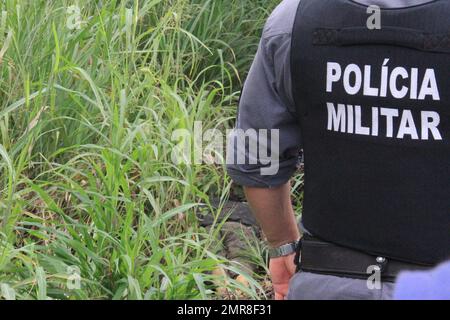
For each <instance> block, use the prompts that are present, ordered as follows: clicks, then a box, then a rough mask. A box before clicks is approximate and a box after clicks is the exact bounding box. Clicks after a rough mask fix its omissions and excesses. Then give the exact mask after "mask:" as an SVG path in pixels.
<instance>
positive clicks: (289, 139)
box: [227, 2, 301, 188]
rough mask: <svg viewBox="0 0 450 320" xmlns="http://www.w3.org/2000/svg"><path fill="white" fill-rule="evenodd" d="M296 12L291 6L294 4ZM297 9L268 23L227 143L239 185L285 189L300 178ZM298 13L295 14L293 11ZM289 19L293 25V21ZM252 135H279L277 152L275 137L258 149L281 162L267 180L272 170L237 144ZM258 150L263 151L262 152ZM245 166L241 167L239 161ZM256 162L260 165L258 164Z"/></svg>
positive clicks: (284, 9)
mask: <svg viewBox="0 0 450 320" xmlns="http://www.w3.org/2000/svg"><path fill="white" fill-rule="evenodd" d="M289 5H290V6H292V2H289ZM291 10H292V8H291V9H289V7H288V6H286V4H282V5H280V6H279V8H277V9H276V10H275V12H274V13H273V14H272V16H271V17H270V18H269V20H268V22H267V24H266V27H265V29H264V32H263V37H262V40H261V42H260V45H259V48H258V52H257V54H256V57H255V59H254V61H253V64H252V66H251V69H250V72H249V74H248V77H247V80H246V82H245V85H244V88H243V91H242V95H241V100H240V104H239V112H238V119H237V124H236V128H235V130H234V131H233V133H232V134H231V135H230V136H229V139H228V147H227V149H228V151H227V153H228V155H230V154H232V155H233V156H232V157H230V156H228V158H227V168H228V173H229V175H230V176H231V178H232V179H233V181H234V182H236V183H237V184H240V185H243V186H248V187H260V188H273V187H276V186H279V185H282V184H284V183H286V182H287V181H288V180H289V179H290V178H291V177H292V175H293V174H294V173H295V171H296V170H297V167H298V163H299V154H300V151H301V136H300V128H299V124H298V120H297V119H298V118H297V117H296V115H295V107H294V103H293V98H292V83H291V74H290V46H291V31H292V26H293V21H294V19H295V17H294V16H292V12H291ZM294 11H295V10H294ZM289 19H290V20H291V21H289ZM247 130H255V131H256V132H260V130H267V131H268V132H273V130H277V132H278V137H277V138H278V139H277V140H278V141H277V144H276V146H277V150H273V148H272V147H273V141H272V140H270V139H273V138H274V136H273V135H271V134H269V137H270V139H269V142H267V143H265V144H264V145H261V141H260V140H258V142H257V143H258V148H266V149H268V150H267V151H266V152H268V154H272V155H275V156H276V157H277V166H278V169H277V170H276V171H274V172H273V173H272V174H264V173H263V171H264V170H263V169H267V167H268V166H270V165H273V164H267V163H266V162H264V161H263V160H262V159H261V158H259V157H258V156H259V153H257V154H256V156H255V155H254V154H252V153H251V152H249V150H248V148H249V145H248V143H247V144H242V143H241V144H240V143H238V140H239V139H238V135H239V134H242V132H247ZM258 150H259V149H258ZM239 156H240V157H241V159H245V163H244V164H243V163H241V162H239V163H238V161H236V159H237V158H238V157H239ZM255 158H257V159H255Z"/></svg>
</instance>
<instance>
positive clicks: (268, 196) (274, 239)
mask: <svg viewBox="0 0 450 320" xmlns="http://www.w3.org/2000/svg"><path fill="white" fill-rule="evenodd" d="M244 190H245V195H246V197H247V201H248V203H249V205H250V207H251V208H252V212H253V214H254V215H255V217H256V219H257V220H258V222H259V224H260V226H261V228H262V229H263V232H264V235H265V236H266V238H267V241H268V244H269V245H270V246H271V247H274V248H275V247H279V246H282V245H284V244H287V243H292V242H294V241H297V240H298V239H299V237H300V233H299V230H298V226H297V222H296V218H295V214H294V209H293V208H292V203H291V185H290V183H286V184H284V185H282V186H279V187H277V188H274V189H262V188H250V187H245V188H244Z"/></svg>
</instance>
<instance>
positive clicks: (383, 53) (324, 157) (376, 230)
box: [291, 0, 450, 265]
mask: <svg viewBox="0 0 450 320" xmlns="http://www.w3.org/2000/svg"><path fill="white" fill-rule="evenodd" d="M378 17H379V18H381V25H377V22H379V21H380V20H378V19H377V18H378ZM368 20H369V21H368ZM380 26H381V29H378V27H380ZM291 60H292V61H291V67H292V79H293V91H294V99H295V103H296V108H297V113H298V117H299V121H300V125H301V131H302V137H303V142H304V156H305V195H304V211H303V224H304V226H305V228H306V229H307V230H309V231H310V232H311V233H312V234H314V235H315V236H316V237H318V238H321V239H323V240H326V241H329V242H333V243H335V244H339V245H342V246H346V247H350V248H353V249H356V250H361V251H364V252H367V253H371V254H375V255H380V256H384V257H388V258H393V259H398V260H403V261H408V262H415V263H420V264H427V265H428V264H436V263H438V262H440V261H442V260H444V259H446V258H450V0H441V1H439V0H438V1H434V2H431V3H428V4H424V5H419V6H414V7H410V8H402V9H382V10H381V14H380V15H379V16H377V13H376V11H373V10H372V9H370V10H369V11H368V7H366V6H364V5H361V4H358V3H355V2H353V1H348V0H301V1H300V6H299V9H298V13H297V18H296V22H295V26H294V29H293V39H292V59H291Z"/></svg>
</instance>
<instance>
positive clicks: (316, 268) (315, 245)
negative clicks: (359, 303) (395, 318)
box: [296, 235, 432, 282]
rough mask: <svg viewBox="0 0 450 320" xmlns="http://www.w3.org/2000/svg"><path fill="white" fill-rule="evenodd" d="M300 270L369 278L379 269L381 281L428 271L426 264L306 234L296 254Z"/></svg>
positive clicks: (389, 280) (390, 280) (392, 280)
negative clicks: (374, 253)
mask: <svg viewBox="0 0 450 320" xmlns="http://www.w3.org/2000/svg"><path fill="white" fill-rule="evenodd" d="M296 263H297V265H298V270H299V271H304V272H312V273H319V274H326V275H335V276H341V277H349V278H356V279H369V277H370V276H372V275H374V274H375V273H376V272H379V274H380V276H381V280H382V281H387V282H394V281H395V279H396V277H397V275H398V274H399V273H400V272H402V271H414V270H427V269H429V268H431V267H432V266H425V265H419V264H413V263H408V262H402V261H398V260H392V259H388V258H385V257H381V256H375V255H370V254H367V253H364V252H360V251H356V250H353V249H349V248H345V247H341V246H338V245H335V244H332V243H329V242H324V241H321V240H319V239H317V238H314V237H311V236H308V235H305V236H304V237H303V239H302V241H301V248H300V249H299V252H298V254H297V257H296Z"/></svg>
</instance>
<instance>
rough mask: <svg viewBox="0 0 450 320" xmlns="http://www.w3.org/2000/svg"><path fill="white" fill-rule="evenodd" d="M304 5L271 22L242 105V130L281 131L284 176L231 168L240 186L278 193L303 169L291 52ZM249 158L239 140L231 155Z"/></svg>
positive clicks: (414, 0)
mask: <svg viewBox="0 0 450 320" xmlns="http://www.w3.org/2000/svg"><path fill="white" fill-rule="evenodd" d="M300 1H301V0H284V1H282V2H281V4H280V5H279V6H278V7H277V8H276V9H275V11H274V12H273V13H272V14H271V16H270V17H269V19H268V21H267V23H266V25H265V27H264V30H263V34H262V38H261V42H260V44H259V48H258V52H257V53H256V57H255V60H254V61H253V64H252V66H251V68H250V72H249V74H248V77H247V80H246V82H245V85H244V88H243V91H242V96H241V101H240V104H239V114H238V121H237V124H236V129H242V130H244V131H246V130H248V129H255V130H259V129H268V130H270V129H278V130H279V136H280V143H279V161H280V162H279V170H278V173H277V174H275V175H261V167H263V165H262V164H248V163H249V162H246V163H247V164H229V165H228V166H227V167H228V173H229V175H230V176H231V178H232V179H233V180H234V181H235V182H236V183H238V184H240V185H244V186H249V187H260V188H272V187H276V186H279V185H282V184H284V183H286V182H287V181H288V180H289V179H290V178H291V177H292V175H293V174H294V172H295V171H296V169H297V164H298V158H299V153H300V151H301V148H302V141H301V136H300V129H299V124H298V121H297V117H296V115H295V106H294V102H293V94H292V83H291V66H290V55H291V52H290V49H291V36H292V29H293V26H294V22H295V18H296V13H297V9H298V5H299V3H300ZM431 1H432V0H357V1H356V0H355V1H354V2H358V3H361V4H364V5H377V6H379V7H381V8H401V7H408V6H414V5H420V4H424V3H426V2H431ZM230 148H232V149H233V150H234V153H235V154H239V153H241V154H244V156H245V155H247V156H248V153H246V150H241V149H242V148H239V147H238V144H236V143H234V140H232V139H230V141H229V145H228V150H230Z"/></svg>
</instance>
